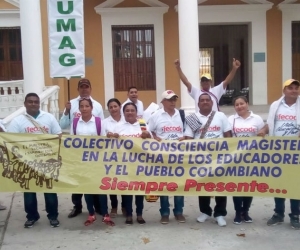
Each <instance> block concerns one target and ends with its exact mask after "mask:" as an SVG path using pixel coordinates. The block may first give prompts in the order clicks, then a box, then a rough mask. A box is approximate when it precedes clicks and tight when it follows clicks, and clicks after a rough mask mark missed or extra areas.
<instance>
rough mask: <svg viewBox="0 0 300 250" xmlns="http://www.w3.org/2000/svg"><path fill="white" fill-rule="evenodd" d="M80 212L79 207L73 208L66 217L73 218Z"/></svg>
mask: <svg viewBox="0 0 300 250" xmlns="http://www.w3.org/2000/svg"><path fill="white" fill-rule="evenodd" d="M81 213H82V210H81V209H77V208H73V209H72V211H71V213H69V215H68V218H74V217H76V216H77V215H78V214H81Z"/></svg>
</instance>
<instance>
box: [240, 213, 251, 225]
mask: <svg viewBox="0 0 300 250" xmlns="http://www.w3.org/2000/svg"><path fill="white" fill-rule="evenodd" d="M242 216H243V219H244V221H245V222H246V223H252V218H251V217H250V216H249V214H248V212H244V213H243V214H242Z"/></svg>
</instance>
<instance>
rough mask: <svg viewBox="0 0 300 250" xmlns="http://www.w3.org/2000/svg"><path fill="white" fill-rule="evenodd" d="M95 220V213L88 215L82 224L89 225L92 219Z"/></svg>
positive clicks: (92, 221)
mask: <svg viewBox="0 0 300 250" xmlns="http://www.w3.org/2000/svg"><path fill="white" fill-rule="evenodd" d="M96 220H97V218H96V215H89V216H88V218H87V220H86V221H85V222H84V225H85V226H89V225H91V224H93V223H94V221H96Z"/></svg>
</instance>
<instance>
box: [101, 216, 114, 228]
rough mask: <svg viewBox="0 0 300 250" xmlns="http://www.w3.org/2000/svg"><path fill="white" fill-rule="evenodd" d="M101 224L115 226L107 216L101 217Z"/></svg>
mask: <svg viewBox="0 0 300 250" xmlns="http://www.w3.org/2000/svg"><path fill="white" fill-rule="evenodd" d="M102 223H104V224H106V225H108V226H114V225H115V223H114V222H113V221H112V220H111V218H110V216H109V215H108V214H106V215H104V216H103V219H102Z"/></svg>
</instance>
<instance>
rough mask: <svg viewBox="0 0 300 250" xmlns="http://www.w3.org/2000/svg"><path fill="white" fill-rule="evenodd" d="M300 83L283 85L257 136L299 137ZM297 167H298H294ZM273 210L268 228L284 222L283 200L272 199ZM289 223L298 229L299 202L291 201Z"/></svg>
mask: <svg viewBox="0 0 300 250" xmlns="http://www.w3.org/2000/svg"><path fill="white" fill-rule="evenodd" d="M299 87H300V82H299V81H298V80H295V79H289V80H287V81H285V82H284V83H283V91H282V92H283V96H282V97H281V98H280V99H279V100H277V101H275V102H273V103H272V104H271V106H270V110H269V115H268V119H267V124H266V125H265V126H264V128H263V129H261V130H260V131H259V132H258V135H259V136H265V135H266V134H269V136H284V137H295V136H298V137H299V136H300V124H299V123H300V110H299V109H300V97H299ZM295 167H298V166H295ZM274 199H275V209H274V212H275V213H274V214H273V216H272V218H270V219H269V220H268V222H267V224H268V226H273V225H277V224H280V223H282V222H283V221H284V212H285V205H284V203H285V199H284V198H274ZM290 204H291V213H290V214H289V217H290V223H291V226H292V228H293V229H300V223H299V215H300V209H299V206H300V200H295V199H291V200H290Z"/></svg>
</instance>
